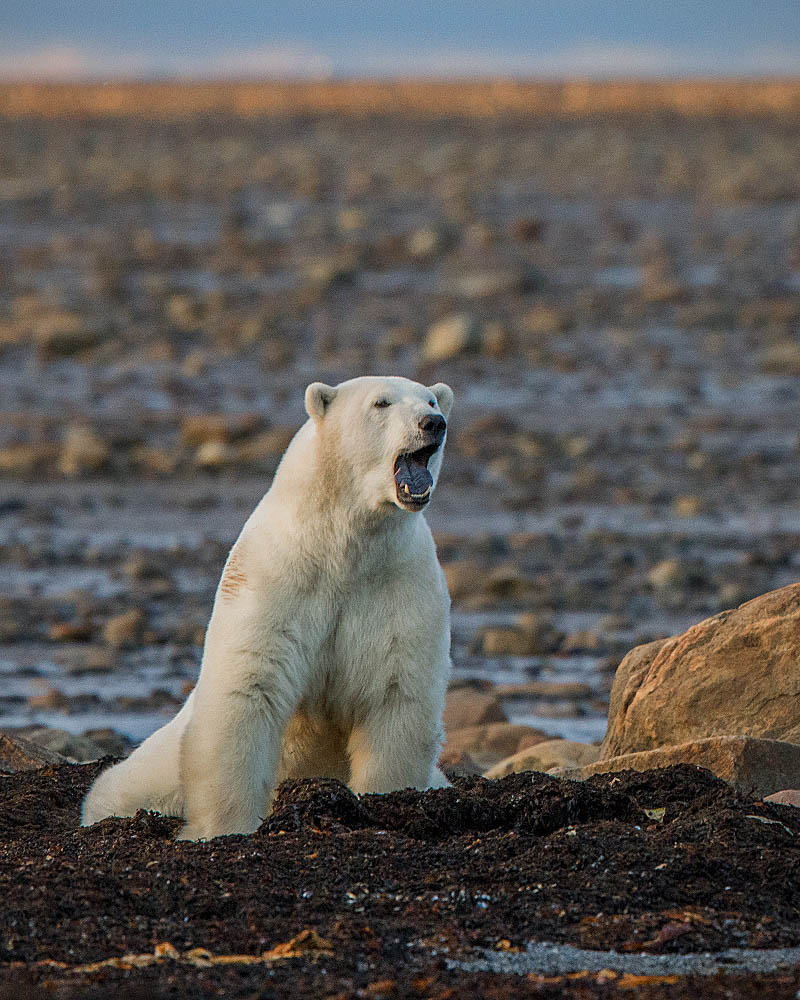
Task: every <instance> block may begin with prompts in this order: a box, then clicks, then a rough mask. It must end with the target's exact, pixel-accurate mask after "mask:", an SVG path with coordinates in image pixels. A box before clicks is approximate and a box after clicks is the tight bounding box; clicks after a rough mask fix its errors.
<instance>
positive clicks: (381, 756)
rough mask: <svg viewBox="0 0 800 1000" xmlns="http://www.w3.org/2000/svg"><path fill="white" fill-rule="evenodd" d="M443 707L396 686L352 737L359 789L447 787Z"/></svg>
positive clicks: (353, 781)
mask: <svg viewBox="0 0 800 1000" xmlns="http://www.w3.org/2000/svg"><path fill="white" fill-rule="evenodd" d="M440 716H441V712H438V711H437V710H436V706H432V705H431V704H430V703H429V702H427V701H425V700H424V699H420V700H417V699H415V698H413V697H406V696H403V695H402V694H401V693H400V691H399V689H398V688H397V687H396V686H394V685H393V686H391V687H390V688H389V689H388V690H387V692H386V697H385V698H384V700H383V701H382V703H381V704H380V705H379V706H377V707H376V708H375V709H373V710H372V711H370V712H369V713H368V715H367V717H366V718H365V720H364V721H363V723H361V724H360V725H358V726H356V727H355V728H354V729H353V732H352V734H351V736H350V741H349V743H348V752H349V755H350V787H351V788H352V790H353V791H354V792H355V793H356V794H357V795H365V794H367V793H370V792H393V791H397V790H398V789H400V788H419V789H424V788H445V787H447V786H448V785H449V784H450V782H449V781H448V780H447V778H446V777H445V776H444V775H443V774H442V772H441V771H440V770H439V768H438V767H437V766H436V762H437V760H438V757H439V753H440V751H441V746H442V735H443V734H442V732H441V722H440Z"/></svg>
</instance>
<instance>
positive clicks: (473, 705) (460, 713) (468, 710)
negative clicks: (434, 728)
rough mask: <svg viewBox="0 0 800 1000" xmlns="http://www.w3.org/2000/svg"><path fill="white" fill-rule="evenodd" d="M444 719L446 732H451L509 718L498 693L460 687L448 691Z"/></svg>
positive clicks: (504, 720)
mask: <svg viewBox="0 0 800 1000" xmlns="http://www.w3.org/2000/svg"><path fill="white" fill-rule="evenodd" d="M443 721H444V729H445V732H446V733H449V732H452V731H453V730H454V729H464V728H465V727H466V726H478V725H482V724H483V723H486V722H506V721H508V720H507V719H506V713H505V711H504V710H503V706H502V704H501V703H500V699H499V698H498V697H497V695H496V694H494V693H489V692H487V691H477V690H475V688H472V687H459V688H455V689H454V690H453V689H451V690H450V691H448V692H447V703H446V705H445V709H444V719H443Z"/></svg>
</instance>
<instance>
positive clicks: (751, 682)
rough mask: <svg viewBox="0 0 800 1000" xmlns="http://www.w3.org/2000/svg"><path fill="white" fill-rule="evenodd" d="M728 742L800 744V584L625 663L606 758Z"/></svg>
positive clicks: (615, 690)
mask: <svg viewBox="0 0 800 1000" xmlns="http://www.w3.org/2000/svg"><path fill="white" fill-rule="evenodd" d="M722 735H739V736H753V737H764V738H767V739H772V740H776V739H780V740H785V741H788V742H793V743H800V584H792V585H791V586H789V587H783V588H782V589H780V590H775V591H771V592H770V593H768V594H764V595H762V596H761V597H757V598H755V599H754V600H752V601H748V602H747V603H746V604H743V605H741V607H739V608H737V609H736V610H734V611H725V612H723V613H722V614H719V615H716V616H715V617H713V618H709V619H707V620H706V621H703V622H700V623H699V624H698V625H695V626H693V627H692V628H690V629H689V630H688V631H687V632H685V633H684V634H683V635H679V636H674V637H673V638H671V639H664V640H659V641H657V642H651V643H648V644H647V645H646V646H639V647H637V648H636V649H633V650H632V651H631V652H630V653H628V655H627V656H626V657H625V659H624V660H623V661H622V663H621V664H620V666H619V669H618V670H617V674H616V677H615V678H614V685H613V687H612V690H611V699H610V706H609V721H608V731H607V733H606V738H605V740H604V742H603V759H607V758H609V757H616V756H619V755H620V754H626V753H632V752H638V751H641V750H653V749H657V748H659V747H664V746H674V745H676V744H680V743H686V742H687V741H690V740H701V739H704V738H705V737H708V736H722ZM784 787H785V786H784Z"/></svg>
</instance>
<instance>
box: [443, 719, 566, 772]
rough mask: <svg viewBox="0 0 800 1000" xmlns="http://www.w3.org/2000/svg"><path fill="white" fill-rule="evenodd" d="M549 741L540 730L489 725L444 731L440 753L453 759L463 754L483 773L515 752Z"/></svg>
mask: <svg viewBox="0 0 800 1000" xmlns="http://www.w3.org/2000/svg"><path fill="white" fill-rule="evenodd" d="M551 738H552V737H551V736H549V735H548V734H547V733H545V732H544V731H543V730H541V729H534V728H533V727H532V726H524V725H517V724H514V723H512V722H490V723H486V724H484V725H478V726H465V727H464V728H463V729H454V730H452V731H451V732H448V734H447V742H446V743H445V746H444V750H443V751H442V753H443V755H444V754H450V755H452V756H453V758H454V759H455V758H457V756H458V754H461V753H464V754H467V755H468V756H469V759H470V760H471V761H472V763H473V764H474V765H475V766H477V767H478V768H479V769H480V773H481V774H483V772H484V771H486V770H487V768H490V767H492V766H493V765H494V764H497V763H498V762H499V761H501V760H504V759H505V758H506V757H510V756H511V755H512V754H515V753H517V752H518V751H519V750H525V749H527V748H528V747H532V746H535V745H536V744H537V743H541V742H543V741H544V740H548V739H551Z"/></svg>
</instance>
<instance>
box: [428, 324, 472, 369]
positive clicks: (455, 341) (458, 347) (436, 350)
mask: <svg viewBox="0 0 800 1000" xmlns="http://www.w3.org/2000/svg"><path fill="white" fill-rule="evenodd" d="M481 342H482V333H481V325H480V323H478V322H477V320H475V319H474V318H473V317H472V316H470V315H469V314H468V313H456V314H453V315H452V316H446V317H445V318H444V319H440V320H439V322H438V323H434V324H433V326H432V327H431V328H430V329H429V330H428V333H427V335H426V337H425V343H424V344H423V346H422V360H423V361H427V362H435V361H449V360H450V359H451V358H456V357H459V356H460V355H462V354H470V353H472V354H474V353H477V352H478V351H479V350H480V347H481Z"/></svg>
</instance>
